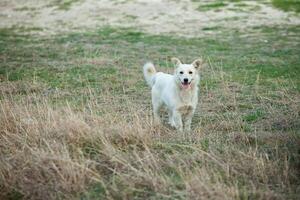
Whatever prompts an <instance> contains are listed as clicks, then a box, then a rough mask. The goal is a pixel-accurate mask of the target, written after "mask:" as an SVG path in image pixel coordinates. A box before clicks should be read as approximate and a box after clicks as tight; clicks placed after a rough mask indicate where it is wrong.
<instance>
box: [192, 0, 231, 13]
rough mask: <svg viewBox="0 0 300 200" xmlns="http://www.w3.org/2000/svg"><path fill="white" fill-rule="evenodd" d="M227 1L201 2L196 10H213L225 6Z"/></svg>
mask: <svg viewBox="0 0 300 200" xmlns="http://www.w3.org/2000/svg"><path fill="white" fill-rule="evenodd" d="M226 6H227V3H224V2H223V1H217V2H214V3H207V4H201V5H200V6H199V7H198V8H197V10H199V11H209V10H215V9H219V8H223V7H226Z"/></svg>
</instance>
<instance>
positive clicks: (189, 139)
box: [0, 25, 300, 199]
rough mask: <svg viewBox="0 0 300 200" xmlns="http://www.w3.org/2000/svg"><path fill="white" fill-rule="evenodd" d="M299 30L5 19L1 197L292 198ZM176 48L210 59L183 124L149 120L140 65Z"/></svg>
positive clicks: (0, 41)
mask: <svg viewBox="0 0 300 200" xmlns="http://www.w3.org/2000/svg"><path fill="white" fill-rule="evenodd" d="M33 29H38V28H33ZM213 29H214V30H218V29H221V27H218V26H216V27H213ZM203 31H211V29H207V30H203ZM299 33H300V28H299V26H297V25H286V26H280V25H278V26H256V27H253V28H251V29H250V30H248V31H247V32H246V33H245V32H243V31H241V30H239V29H226V30H225V29H224V30H222V34H216V35H213V36H212V35H207V36H202V37H189V38H186V37H180V36H175V35H173V36H171V35H154V34H149V33H144V32H140V31H137V30H135V29H133V28H116V27H111V26H104V27H101V28H97V29H94V30H86V31H80V32H79V31H78V32H72V33H67V34H66V33H65V34H56V35H38V34H32V29H28V28H24V27H11V28H1V29H0V127H1V128H0V155H1V156H0V159H1V161H0V163H1V164H0V198H1V199H45V198H46V199H299V194H300V187H299V185H300V174H299V173H300V158H299V157H300V132H299V130H300V118H299V115H300V93H299V92H300V78H299V77H300V57H299V55H300V37H299ZM173 56H176V57H178V58H180V59H181V60H182V61H184V62H186V63H188V62H192V61H193V60H194V59H196V58H198V57H202V58H203V59H204V60H205V67H204V69H203V70H202V71H201V72H200V75H201V82H200V95H199V104H198V107H197V111H196V113H195V116H194V118H193V121H192V132H190V133H180V132H177V131H176V130H174V129H172V128H171V127H169V126H168V125H167V124H166V123H165V124H164V125H162V126H160V127H155V126H153V121H152V108H151V96H150V88H149V87H148V86H147V85H146V83H145V81H144V78H143V74H142V66H143V64H144V63H145V62H146V61H148V60H151V61H152V62H154V64H155V65H156V66H157V68H158V69H159V70H160V71H164V72H169V73H173V70H174V68H173V65H172V64H171V62H170V58H171V57H173ZM163 114H166V113H164V112H163ZM163 116H165V115H163Z"/></svg>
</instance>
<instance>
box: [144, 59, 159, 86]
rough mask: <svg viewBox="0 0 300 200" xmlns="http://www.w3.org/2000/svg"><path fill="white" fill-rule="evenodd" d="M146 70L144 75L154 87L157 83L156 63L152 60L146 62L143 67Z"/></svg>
mask: <svg viewBox="0 0 300 200" xmlns="http://www.w3.org/2000/svg"><path fill="white" fill-rule="evenodd" d="M143 70H144V77H145V79H146V82H147V84H148V85H149V86H150V87H152V86H153V85H154V83H155V78H154V77H155V74H156V69H155V67H154V65H153V64H152V63H150V62H148V63H146V64H145V65H144V67H143Z"/></svg>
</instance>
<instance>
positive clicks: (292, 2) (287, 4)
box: [272, 0, 300, 12]
mask: <svg viewBox="0 0 300 200" xmlns="http://www.w3.org/2000/svg"><path fill="white" fill-rule="evenodd" d="M272 4H273V6H275V7H276V8H279V9H281V10H284V11H295V12H300V1H299V0H272Z"/></svg>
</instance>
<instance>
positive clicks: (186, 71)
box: [172, 58, 203, 90]
mask: <svg viewBox="0 0 300 200" xmlns="http://www.w3.org/2000/svg"><path fill="white" fill-rule="evenodd" d="M172 62H173V63H174V64H175V67H176V68H175V74H174V77H175V79H176V82H177V83H178V84H179V85H180V88H181V89H184V90H187V89H191V88H193V87H194V86H195V85H196V84H198V81H199V69H200V68H202V66H203V60H202V59H197V60H195V61H194V62H192V64H182V63H181V61H180V60H179V59H178V58H172Z"/></svg>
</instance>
